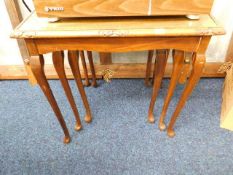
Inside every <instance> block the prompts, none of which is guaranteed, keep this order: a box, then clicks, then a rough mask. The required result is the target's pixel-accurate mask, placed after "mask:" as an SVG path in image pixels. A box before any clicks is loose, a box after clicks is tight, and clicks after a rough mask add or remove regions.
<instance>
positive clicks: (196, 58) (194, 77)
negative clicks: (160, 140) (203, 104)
mask: <svg viewBox="0 0 233 175" xmlns="http://www.w3.org/2000/svg"><path fill="white" fill-rule="evenodd" d="M209 41H210V37H202V38H201V40H200V45H199V47H198V48H197V51H196V52H195V53H194V54H193V69H192V73H191V75H190V78H189V81H188V83H187V85H186V86H185V89H184V91H183V93H182V94H181V97H180V99H179V102H178V104H177V106H176V109H175V112H174V113H173V115H172V118H171V121H170V123H169V125H168V129H167V134H168V136H169V137H174V136H175V131H174V125H175V122H176V120H177V118H178V116H179V114H180V112H181V110H182V108H183V107H184V105H185V103H186V101H187V99H188V97H189V96H190V95H191V93H192V91H193V89H194V87H195V85H196V84H197V83H198V81H199V79H200V77H201V74H202V71H203V69H204V67H205V62H206V57H205V52H206V49H207V47H208V45H209Z"/></svg>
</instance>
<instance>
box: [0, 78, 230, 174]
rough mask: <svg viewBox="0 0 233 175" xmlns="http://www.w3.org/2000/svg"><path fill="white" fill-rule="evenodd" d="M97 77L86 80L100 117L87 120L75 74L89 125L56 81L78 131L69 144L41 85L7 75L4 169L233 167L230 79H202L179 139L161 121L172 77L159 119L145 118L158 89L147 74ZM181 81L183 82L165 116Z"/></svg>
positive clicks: (0, 155) (1, 137)
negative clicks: (227, 110) (227, 122)
mask: <svg viewBox="0 0 233 175" xmlns="http://www.w3.org/2000/svg"><path fill="white" fill-rule="evenodd" d="M98 83H99V84H100V86H99V87H98V88H97V89H95V88H91V87H89V88H86V93H87V95H88V98H89V102H90V105H91V109H92V113H93V122H92V123H91V124H86V123H85V122H84V120H83V116H84V114H85V112H84V109H83V105H82V102H81V100H80V96H79V94H78V91H77V89H76V86H75V82H74V81H70V85H71V87H72V90H73V92H74V96H75V99H76V102H77V106H78V108H79V112H80V116H81V118H82V121H83V130H82V131H80V132H75V131H74V129H73V128H74V123H75V120H74V117H73V113H72V111H71V110H70V107H69V104H68V103H67V101H66V98H65V95H64V93H63V91H62V88H61V85H60V82H59V81H50V84H51V87H52V89H53V91H54V94H55V96H56V98H57V101H58V103H59V106H60V108H61V110H62V113H63V115H64V117H65V120H66V122H67V125H68V128H69V130H70V134H71V137H72V142H71V143H70V144H68V145H64V144H63V143H62V139H63V137H62V136H63V133H62V131H61V129H60V126H59V125H58V122H57V120H56V119H55V116H54V113H53V112H52V110H51V108H50V106H49V104H48V102H47V101H46V99H45V97H44V95H43V94H42V92H41V91H40V89H39V87H30V86H29V84H28V82H27V81H1V82H0V174H1V175H6V174H10V175H13V174H38V175H41V174H54V175H59V174H61V175H64V174H80V175H89V174H90V175H105V174H110V175H128V174H132V175H149V174H151V175H157V174H158V175H169V174H172V175H173V174H178V175H181V174H185V175H186V174H187V175H189V174H210V175H215V174H216V175H219V174H221V175H222V174H224V175H228V174H229V175H231V174H233V145H232V143H233V133H232V132H229V131H227V130H224V129H221V128H220V127H219V116H220V110H221V90H222V84H223V79H202V80H201V81H200V83H199V85H198V86H197V88H196V89H195V91H194V92H193V94H192V96H191V98H190V99H189V101H188V102H187V104H186V106H185V108H184V110H183V111H182V113H181V114H180V118H179V120H178V121H177V124H176V126H175V131H176V134H177V135H176V137H175V138H173V139H170V138H168V137H167V135H166V132H160V131H159V129H158V126H157V125H158V117H159V114H160V111H161V108H162V104H163V98H164V95H165V93H166V89H167V87H168V83H169V81H168V80H164V83H163V88H162V89H161V91H160V93H159V97H158V100H157V103H156V107H155V112H154V113H155V116H156V123H155V124H148V123H147V122H146V121H147V120H146V119H147V111H148V106H149V101H150V95H151V90H152V89H151V88H146V87H145V86H144V83H143V80H113V81H112V83H110V84H105V83H104V82H103V81H99V82H98ZM182 89H183V86H182V85H179V86H178V87H177V89H176V92H175V95H174V98H173V100H172V102H171V105H170V108H169V111H168V115H167V118H166V123H168V121H169V118H170V116H171V114H172V112H173V111H174V108H175V105H176V103H177V101H178V98H179V95H180V93H181V92H182Z"/></svg>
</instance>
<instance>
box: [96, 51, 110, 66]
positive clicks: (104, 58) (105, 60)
mask: <svg viewBox="0 0 233 175" xmlns="http://www.w3.org/2000/svg"><path fill="white" fill-rule="evenodd" d="M99 55H100V64H102V65H108V64H112V54H111V53H108V52H100V53H99Z"/></svg>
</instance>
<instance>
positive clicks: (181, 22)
mask: <svg viewBox="0 0 233 175" xmlns="http://www.w3.org/2000/svg"><path fill="white" fill-rule="evenodd" d="M224 33H225V32H224V30H223V28H222V27H220V26H218V25H217V24H216V23H215V21H214V20H213V19H212V18H211V17H210V16H209V15H200V19H199V20H187V19H186V18H185V17H172V18H168V17H157V18H104V19H99V18H94V19H92V18H84V19H79V20H76V19H64V20H60V21H58V22H55V23H48V21H47V20H46V19H40V18H38V17H37V16H36V14H35V13H32V14H31V16H29V17H28V18H27V19H25V20H24V22H22V23H21V25H19V26H18V27H16V29H15V31H14V32H13V33H12V35H11V36H12V37H14V38H35V39H36V38H45V39H46V38H54V39H55V38H62V39H64V38H68V39H70V38H85V39H87V41H88V40H90V39H91V38H90V37H97V38H96V39H97V40H96V42H95V43H97V44H99V45H100V46H99V47H101V45H102V43H98V42H99V41H100V40H103V39H102V37H103V38H104V39H107V38H108V39H109V38H113V39H114V38H118V37H121V38H125V37H166V36H168V37H172V36H174V37H181V36H183V37H187V36H192V37H194V36H212V35H222V34H224ZM116 43H117V40H115V42H114V44H116ZM80 44H81V43H80ZM80 44H79V43H76V45H80ZM131 44H132V43H131ZM149 44H151V43H149ZM167 44H169V43H168V42H167ZM117 45H118V44H117ZM102 47H105V49H101V50H102V52H110V50H108V47H107V46H106V45H104V46H102ZM117 47H119V46H117ZM141 47H142V46H141ZM90 48H91V49H90ZM151 48H152V47H151ZM153 49H154V48H153ZM153 49H146V50H153ZM164 49H166V48H165V46H164ZM83 50H95V51H97V50H99V49H97V48H95V47H92V46H90V47H89V49H83ZM140 50H142V49H140ZM180 50H181V49H180Z"/></svg>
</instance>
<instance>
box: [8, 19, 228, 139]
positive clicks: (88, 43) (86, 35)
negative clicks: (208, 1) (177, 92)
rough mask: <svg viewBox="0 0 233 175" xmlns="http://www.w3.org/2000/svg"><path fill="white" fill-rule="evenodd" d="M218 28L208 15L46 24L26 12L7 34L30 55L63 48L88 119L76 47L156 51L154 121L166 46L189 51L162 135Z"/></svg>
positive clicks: (189, 89) (199, 71) (170, 129)
mask: <svg viewBox="0 0 233 175" xmlns="http://www.w3.org/2000/svg"><path fill="white" fill-rule="evenodd" d="M33 24H34V25H33ZM223 33H224V30H223V29H222V28H221V27H219V26H217V25H216V23H215V22H214V21H213V19H212V18H211V17H210V16H209V15H201V16H200V20H197V21H194V20H193V21H190V20H187V19H186V18H182V17H180V18H177V17H175V18H173V19H168V18H164V17H161V18H149V19H145V18H138V19H123V20H119V19H118V20H116V19H111V18H109V19H106V20H105V19H102V20H100V19H96V20H94V19H82V20H76V21H75V20H61V21H60V22H58V23H56V24H55V23H53V24H50V23H47V22H45V20H44V19H40V18H37V17H36V16H35V15H32V16H30V17H29V18H28V19H26V20H25V21H24V22H23V23H22V24H21V25H20V26H18V27H17V28H16V29H15V31H14V33H13V34H12V37H16V38H24V39H26V42H27V46H28V49H29V51H30V55H31V56H35V57H38V55H41V54H44V53H49V52H55V51H63V50H69V52H68V60H69V63H70V67H71V70H72V73H73V75H74V77H75V80H76V84H77V86H78V89H79V91H80V94H81V97H82V100H83V102H84V106H85V108H86V115H87V116H86V117H85V120H86V121H88V122H89V121H91V119H92V116H91V110H90V107H89V104H88V101H87V97H86V94H85V91H84V88H83V85H82V82H81V75H80V69H79V58H78V52H77V50H88V51H91V50H92V51H97V52H130V51H139V50H157V56H158V57H157V62H156V69H155V76H154V85H153V86H154V87H153V93H152V97H151V103H150V107H149V114H148V120H149V121H150V122H154V116H153V109H154V104H155V101H156V96H157V94H158V91H159V89H160V83H161V80H162V77H163V75H164V71H165V66H166V63H167V56H168V51H167V50H170V49H175V50H182V51H185V52H194V53H195V54H194V55H195V56H194V61H193V70H192V73H191V76H190V78H189V81H188V83H187V85H186V87H185V90H184V91H183V93H182V95H181V98H180V100H179V102H178V105H177V107H176V110H175V112H174V114H173V116H172V119H171V122H170V124H169V126H168V135H169V136H174V134H175V132H174V129H173V126H174V124H175V121H176V119H177V117H178V115H179V113H180V111H181V110H182V108H183V107H184V104H185V102H186V100H187V98H188V96H189V95H190V94H191V92H192V90H193V89H194V87H195V85H196V83H197V82H198V80H199V78H200V76H201V74H202V70H203V68H204V65H205V51H206V48H207V46H208V43H209V41H210V38H211V36H212V35H217V34H223ZM164 50H166V51H165V52H164ZM162 55H165V57H164V59H160V58H161V57H163V56H162ZM37 76H40V74H38V75H37ZM38 79H39V78H38ZM42 88H43V86H42Z"/></svg>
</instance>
